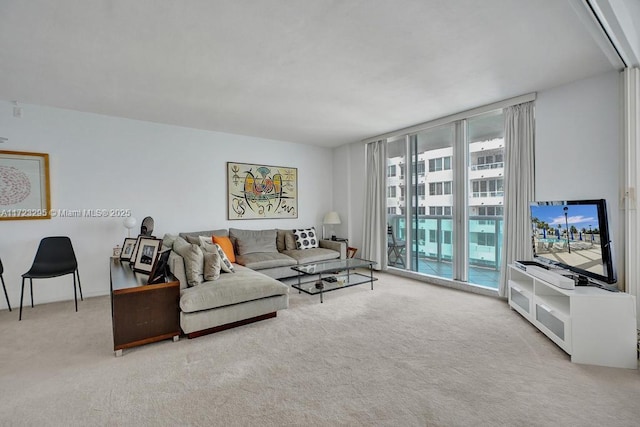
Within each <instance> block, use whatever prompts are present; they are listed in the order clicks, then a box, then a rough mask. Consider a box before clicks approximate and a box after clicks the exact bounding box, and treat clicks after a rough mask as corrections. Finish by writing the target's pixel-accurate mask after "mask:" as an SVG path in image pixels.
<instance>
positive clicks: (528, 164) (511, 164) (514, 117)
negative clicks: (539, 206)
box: [499, 102, 535, 297]
mask: <svg viewBox="0 0 640 427" xmlns="http://www.w3.org/2000/svg"><path fill="white" fill-rule="evenodd" d="M504 121H505V123H504V124H505V126H504V145H505V173H504V230H503V236H502V269H501V275H500V289H499V292H500V296H503V297H505V296H507V271H508V268H507V266H508V265H509V264H511V263H513V262H514V261H517V260H528V259H531V256H532V250H531V230H530V225H529V222H530V218H529V216H530V214H529V202H531V201H533V200H534V196H535V194H534V193H535V192H534V105H533V102H525V103H524V104H518V105H514V106H511V107H508V108H505V109H504Z"/></svg>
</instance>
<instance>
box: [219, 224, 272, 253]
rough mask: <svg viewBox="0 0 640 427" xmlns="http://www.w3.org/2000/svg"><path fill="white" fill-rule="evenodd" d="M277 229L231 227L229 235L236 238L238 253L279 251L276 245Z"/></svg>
mask: <svg viewBox="0 0 640 427" xmlns="http://www.w3.org/2000/svg"><path fill="white" fill-rule="evenodd" d="M276 235H277V231H276V230H275V229H273V230H241V229H238V228H230V229H229V237H230V238H232V239H235V245H236V250H237V252H236V253H237V254H238V255H246V254H251V253H258V252H278V248H277V246H276Z"/></svg>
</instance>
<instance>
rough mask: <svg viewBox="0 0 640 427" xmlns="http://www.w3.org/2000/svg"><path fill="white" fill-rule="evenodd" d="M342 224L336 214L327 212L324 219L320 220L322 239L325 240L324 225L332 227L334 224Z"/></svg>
mask: <svg viewBox="0 0 640 427" xmlns="http://www.w3.org/2000/svg"><path fill="white" fill-rule="evenodd" d="M341 223H342V222H341V221H340V215H338V212H335V211H331V212H327V213H326V214H325V216H324V219H323V220H322V238H323V239H324V238H325V233H324V226H325V225H327V224H328V225H334V224H341ZM331 235H332V236H333V235H334V233H333V227H332V228H331Z"/></svg>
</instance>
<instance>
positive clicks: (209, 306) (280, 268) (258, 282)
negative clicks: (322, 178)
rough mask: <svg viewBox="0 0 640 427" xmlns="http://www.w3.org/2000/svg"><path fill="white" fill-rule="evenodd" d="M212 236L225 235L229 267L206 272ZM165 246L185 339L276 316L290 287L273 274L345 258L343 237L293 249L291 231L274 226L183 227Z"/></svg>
mask: <svg viewBox="0 0 640 427" xmlns="http://www.w3.org/2000/svg"><path fill="white" fill-rule="evenodd" d="M212 236H217V237H221V238H227V237H228V238H229V241H230V242H231V244H232V246H233V249H234V255H235V263H233V264H232V266H231V268H232V269H233V272H226V273H224V272H222V273H219V274H218V275H217V276H216V275H215V274H214V273H211V272H210V274H214V275H213V276H208V275H207V262H206V261H205V260H208V259H209V258H208V256H209V253H208V252H207V250H210V251H211V252H215V249H213V250H211V249H207V248H211V247H212V246H214V245H213V244H212V239H213V238H212ZM163 245H164V246H165V247H167V248H172V251H171V253H170V256H169V268H170V270H171V272H172V274H173V275H174V276H175V277H176V278H177V279H178V280H179V281H180V304H179V305H180V326H181V328H182V331H183V332H184V333H185V334H186V335H187V336H188V337H189V338H194V337H197V336H200V335H205V334H209V333H213V332H218V331H221V330H224V329H228V328H232V327H235V326H240V325H244V324H247V323H252V322H256V321H259V320H264V319H268V318H271V317H275V316H276V315H277V311H278V310H281V309H285V308H288V306H289V287H288V286H287V285H285V284H283V283H281V282H279V281H278V280H276V279H280V278H285V277H291V276H294V275H295V271H293V270H292V269H291V267H292V266H294V265H297V264H305V263H309V262H317V261H324V260H330V259H338V258H345V257H346V245H345V244H344V243H343V242H335V241H331V240H320V241H319V242H318V246H319V247H316V248H309V249H297V245H296V243H295V236H293V232H292V231H291V230H276V229H272V230H241V229H234V228H231V229H229V230H226V229H219V230H207V231H197V232H183V233H180V234H179V235H178V236H172V235H165V237H164V239H163ZM217 249H218V250H219V248H217ZM223 269H224V266H223Z"/></svg>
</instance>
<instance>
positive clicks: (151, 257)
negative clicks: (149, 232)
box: [133, 236, 162, 274]
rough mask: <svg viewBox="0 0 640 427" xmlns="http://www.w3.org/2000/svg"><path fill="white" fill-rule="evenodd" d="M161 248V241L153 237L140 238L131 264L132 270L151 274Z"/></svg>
mask: <svg viewBox="0 0 640 427" xmlns="http://www.w3.org/2000/svg"><path fill="white" fill-rule="evenodd" d="M161 247H162V240H160V239H156V238H154V237H144V236H140V237H139V238H138V249H137V252H136V255H135V260H134V262H133V270H134V271H139V272H140V273H147V274H149V273H151V270H153V265H154V264H155V263H156V259H157V258H158V253H159V252H160V248H161Z"/></svg>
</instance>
